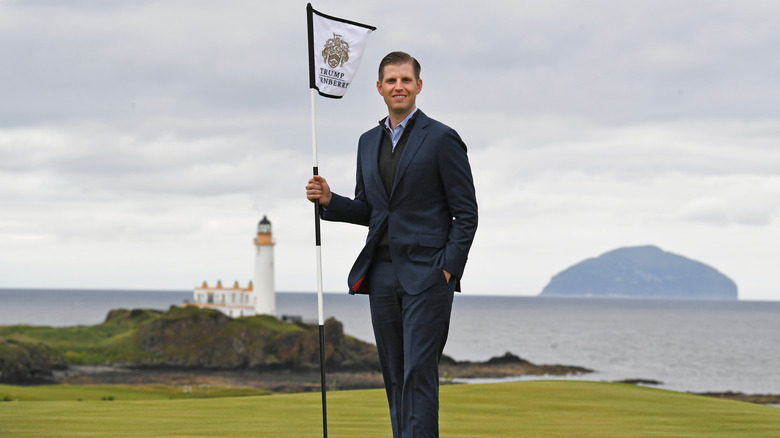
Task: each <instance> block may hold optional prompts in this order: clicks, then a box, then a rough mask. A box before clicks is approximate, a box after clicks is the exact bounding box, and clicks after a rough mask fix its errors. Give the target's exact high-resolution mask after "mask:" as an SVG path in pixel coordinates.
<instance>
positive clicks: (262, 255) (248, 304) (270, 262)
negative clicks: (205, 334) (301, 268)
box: [184, 216, 276, 318]
mask: <svg viewBox="0 0 780 438" xmlns="http://www.w3.org/2000/svg"><path fill="white" fill-rule="evenodd" d="M254 243H255V248H256V249H257V251H256V253H255V273H254V280H253V281H250V282H249V285H248V286H247V287H246V288H242V287H240V286H239V284H238V282H237V281H236V282H235V283H234V284H233V287H224V286H222V282H221V281H217V284H216V285H214V287H210V286H209V285H208V283H207V282H205V281H204V282H203V284H202V285H201V286H200V287H196V288H195V290H194V291H193V295H192V301H188V302H185V303H184V305H185V306H195V307H203V308H209V309H216V310H219V311H220V312H222V313H224V314H225V315H228V316H231V317H234V318H237V317H239V316H252V315H263V314H265V315H276V291H275V290H274V242H273V238H272V234H271V222H270V221H269V220H268V218H267V217H265V216H263V219H262V220H261V221H260V222H259V223H258V224H257V237H256V238H255V240H254Z"/></svg>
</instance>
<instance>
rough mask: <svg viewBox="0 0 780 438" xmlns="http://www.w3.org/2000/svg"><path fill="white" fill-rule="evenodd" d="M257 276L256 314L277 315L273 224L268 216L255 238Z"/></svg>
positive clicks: (254, 284)
mask: <svg viewBox="0 0 780 438" xmlns="http://www.w3.org/2000/svg"><path fill="white" fill-rule="evenodd" d="M255 248H256V249H257V252H256V253H255V276H254V281H253V282H252V284H253V286H254V288H253V289H254V296H255V314H257V315H263V314H265V315H276V292H275V291H274V242H273V239H272V237H271V222H270V221H269V220H268V218H267V217H266V216H263V219H262V220H261V221H260V222H259V223H258V224H257V237H256V238H255Z"/></svg>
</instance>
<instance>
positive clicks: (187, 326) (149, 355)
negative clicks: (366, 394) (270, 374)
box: [114, 307, 379, 371]
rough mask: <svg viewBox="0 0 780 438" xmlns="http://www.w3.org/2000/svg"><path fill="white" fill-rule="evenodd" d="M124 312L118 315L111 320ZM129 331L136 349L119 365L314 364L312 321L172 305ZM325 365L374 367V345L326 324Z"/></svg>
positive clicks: (316, 363) (236, 366)
mask: <svg viewBox="0 0 780 438" xmlns="http://www.w3.org/2000/svg"><path fill="white" fill-rule="evenodd" d="M125 317H127V315H124V314H121V313H117V314H116V315H114V318H125ZM139 317H142V318H146V319H147V320H146V321H145V322H143V323H142V324H140V325H139V327H138V329H137V330H136V331H135V333H134V334H133V343H134V346H135V351H134V352H133V353H131V354H129V355H128V356H127V357H126V358H125V360H126V362H125V363H124V365H129V366H133V367H141V368H144V367H145V368H149V367H151V368H201V369H223V370H228V369H259V370H280V369H285V370H293V371H301V370H309V369H318V368H319V351H320V350H319V349H320V346H319V330H318V327H317V326H316V325H312V324H305V323H300V322H284V321H280V320H279V319H277V318H275V317H273V316H254V317H247V318H238V319H234V318H230V317H228V316H226V315H224V314H222V313H220V312H218V311H216V310H206V309H197V308H192V307H187V308H180V307H171V309H170V310H169V311H168V312H166V313H165V314H163V315H160V316H159V317H156V318H148V315H146V314H139ZM324 330H325V351H326V358H327V363H326V366H327V368H328V369H333V370H353V369H354V370H374V369H378V367H379V363H378V360H377V358H376V348H375V347H374V346H373V345H371V344H368V343H365V342H361V341H358V340H356V339H354V338H351V337H347V336H345V335H344V329H343V326H342V324H341V322H339V321H337V320H335V319H333V318H331V319H328V320H327V321H326V322H325V326H324Z"/></svg>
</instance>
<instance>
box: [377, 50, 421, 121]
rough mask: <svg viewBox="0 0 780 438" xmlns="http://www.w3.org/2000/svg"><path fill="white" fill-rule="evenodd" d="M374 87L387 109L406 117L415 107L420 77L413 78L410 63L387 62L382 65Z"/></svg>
mask: <svg viewBox="0 0 780 438" xmlns="http://www.w3.org/2000/svg"><path fill="white" fill-rule="evenodd" d="M376 89H377V90H379V94H381V95H382V97H383V98H384V99H385V104H387V109H388V111H390V113H391V114H393V115H395V116H404V117H406V116H407V115H408V114H409V113H410V112H412V110H413V109H414V107H415V101H416V99H417V95H418V94H419V93H420V91H422V79H415V77H414V67H412V64H411V63H404V64H388V65H386V66H385V67H384V75H383V77H382V80H381V81H377V83H376Z"/></svg>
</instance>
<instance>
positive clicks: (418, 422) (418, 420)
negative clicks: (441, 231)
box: [367, 261, 455, 438]
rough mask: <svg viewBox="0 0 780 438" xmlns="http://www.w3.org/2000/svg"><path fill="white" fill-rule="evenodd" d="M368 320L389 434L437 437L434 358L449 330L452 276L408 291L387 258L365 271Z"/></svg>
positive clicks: (436, 364)
mask: <svg viewBox="0 0 780 438" xmlns="http://www.w3.org/2000/svg"><path fill="white" fill-rule="evenodd" d="M367 282H368V291H369V303H370V308H371V322H372V325H373V328H374V337H375V339H376V345H377V350H378V353H379V363H380V365H381V367H382V377H383V379H384V384H385V391H386V393H387V401H388V404H389V406H390V419H391V423H392V427H393V437H395V438H411V437H415V438H422V437H425V438H427V437H438V436H439V359H441V355H442V352H443V351H444V344H445V343H446V342H447V334H448V332H449V325H450V315H451V312H452V300H453V295H454V292H455V279H454V278H453V279H451V281H450V282H449V283H447V281H446V279H445V277H444V273H443V272H442V277H441V282H440V283H437V284H435V285H434V286H432V287H430V288H428V289H426V290H424V291H422V292H421V293H419V294H414V295H412V294H409V293H407V292H406V291H405V290H404V289H403V288H402V287H401V285H400V283H399V281H398V279H397V277H396V276H395V274H394V273H393V265H392V262H376V261H375V262H374V263H373V264H372V265H371V269H370V271H369V273H368V276H367Z"/></svg>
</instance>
